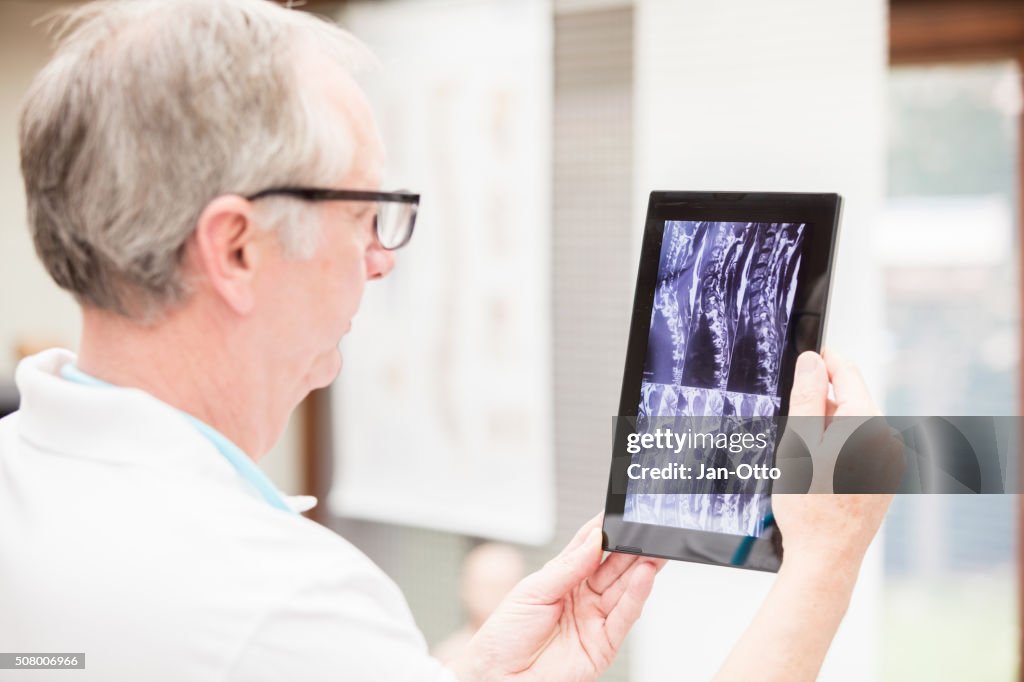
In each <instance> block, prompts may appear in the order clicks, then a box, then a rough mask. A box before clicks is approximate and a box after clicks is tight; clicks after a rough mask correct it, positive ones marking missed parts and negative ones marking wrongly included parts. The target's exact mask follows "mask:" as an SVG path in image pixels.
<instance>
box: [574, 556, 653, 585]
mask: <svg viewBox="0 0 1024 682" xmlns="http://www.w3.org/2000/svg"><path fill="white" fill-rule="evenodd" d="M639 558H640V557H639V556H638V555H636V554H621V553H618V552H612V553H611V554H610V555H608V558H607V559H605V560H604V563H602V564H601V566H600V567H599V568H598V569H597V572H596V573H594V575H592V576H590V577H589V578H587V585H589V586H590V589H592V590H593V591H594V592H596V593H597V594H603V593H604V591H605V590H607V589H608V586H609V585H611V584H612V583H613V582H615V581H616V580H618V578H619V576H621V575H622V574H623V573H625V572H626V569H628V568H629V567H630V566H632V565H633V564H635V563H636V561H637V559H639Z"/></svg>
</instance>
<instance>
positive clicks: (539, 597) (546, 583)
mask: <svg viewBox="0 0 1024 682" xmlns="http://www.w3.org/2000/svg"><path fill="white" fill-rule="evenodd" d="M600 563H601V529H600V528H597V527H594V528H591V529H590V532H589V534H587V535H586V536H584V539H583V541H582V542H581V543H580V544H579V546H577V547H576V548H575V549H572V550H568V549H567V550H566V551H563V552H562V553H561V554H559V555H558V556H556V557H555V558H554V559H552V560H551V561H549V562H548V563H546V564H544V566H543V568H541V569H540V570H539V571H537V572H536V573H532V574H530V575H528V576H527V577H526V578H524V579H523V580H522V582H520V583H519V585H517V586H516V588H515V590H514V594H515V598H517V599H519V600H521V601H526V602H529V603H536V604H551V603H553V602H555V601H558V600H559V599H561V598H562V597H564V596H565V594H566V593H567V592H568V591H569V590H571V589H573V588H574V587H576V586H577V585H579V584H580V583H581V582H583V580H584V579H585V578H586V577H587V576H590V575H593V573H594V571H596V570H597V567H598V565H599V564H600Z"/></svg>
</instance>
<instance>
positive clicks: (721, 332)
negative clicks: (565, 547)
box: [624, 221, 806, 535]
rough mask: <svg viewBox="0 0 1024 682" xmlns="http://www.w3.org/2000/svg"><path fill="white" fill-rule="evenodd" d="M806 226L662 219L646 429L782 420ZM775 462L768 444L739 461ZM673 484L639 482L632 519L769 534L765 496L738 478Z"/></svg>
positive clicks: (644, 398) (714, 454)
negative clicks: (747, 490)
mask: <svg viewBox="0 0 1024 682" xmlns="http://www.w3.org/2000/svg"><path fill="white" fill-rule="evenodd" d="M805 228H806V225H802V224H794V223H738V222H696V221H667V222H666V223H665V231H664V236H663V239H662V248H661V258H660V261H659V266H658V280H657V284H656V288H655V293H654V305H653V310H652V312H651V327H650V334H649V337H648V344H647V354H646V357H645V364H644V373H643V382H642V385H641V395H640V403H639V409H638V420H637V431H643V430H645V429H650V428H653V427H654V426H655V425H656V424H658V423H659V420H661V419H663V418H685V421H686V424H687V428H691V429H695V430H696V428H699V429H700V430H702V431H705V432H706V431H713V430H715V429H716V428H718V429H724V430H728V428H729V424H730V423H735V421H736V418H750V419H753V418H759V417H763V418H771V417H774V416H776V415H777V414H778V411H779V409H780V405H781V402H780V397H779V391H778V386H779V371H780V364H781V361H782V356H783V350H784V348H785V344H786V341H787V330H788V328H789V323H790V317H791V315H792V311H793V300H794V296H795V293H796V283H797V273H798V271H799V269H800V251H801V247H802V245H803V238H804V231H805ZM730 419H732V422H730ZM662 423H663V422H662ZM691 454H693V453H691ZM724 455H725V453H722V452H720V451H716V450H715V448H714V447H711V448H708V449H707V450H706V451H703V452H697V453H696V456H697V458H698V459H699V460H701V461H704V462H706V463H708V464H709V465H710V464H712V463H714V462H715V461H716V460H719V459H721V458H722V457H723V456H724ZM772 455H773V447H772V446H771V445H769V447H766V448H762V449H751V450H747V451H745V452H744V453H743V455H742V458H743V461H744V462H745V463H748V464H751V465H753V466H758V465H768V466H770V465H771V457H772ZM651 456H652V455H651V454H650V453H648V452H641V453H639V454H637V455H634V461H637V462H640V463H641V464H643V465H644V466H649V465H650V464H651V462H650V461H649V460H650V458H651ZM735 463H736V462H734V464H735ZM662 464H664V462H662ZM671 485H673V484H672V482H666V481H660V480H649V479H648V480H630V481H629V485H628V488H627V496H626V508H625V514H624V520H626V521H632V522H635V523H650V524H656V525H662V526H672V527H676V528H689V529H695V530H705V531H713V532H719V533H732V534H737V535H759V534H760V532H761V531H762V529H763V526H764V514H765V511H766V509H767V499H766V498H765V496H764V495H761V494H741V493H737V492H735V490H736V489H738V486H740V485H742V483H741V482H736V481H721V480H702V481H688V482H687V483H686V486H685V489H686V492H681V493H674V492H673V491H672V488H671V487H670V486H671Z"/></svg>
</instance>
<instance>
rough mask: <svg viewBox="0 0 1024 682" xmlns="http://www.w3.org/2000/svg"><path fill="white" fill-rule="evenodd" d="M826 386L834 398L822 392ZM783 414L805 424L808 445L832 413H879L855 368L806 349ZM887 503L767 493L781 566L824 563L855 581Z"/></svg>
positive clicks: (826, 428) (824, 431)
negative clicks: (781, 552)
mask: <svg viewBox="0 0 1024 682" xmlns="http://www.w3.org/2000/svg"><path fill="white" fill-rule="evenodd" d="M829 384H831V385H832V392H833V395H834V399H833V398H830V397H829V395H828V387H829ZM789 414H790V415H791V416H796V417H800V419H801V420H803V424H802V426H807V427H809V428H807V429H805V430H806V431H808V432H809V433H804V434H803V435H804V436H805V437H810V438H811V439H817V440H818V442H817V443H816V442H812V443H810V446H811V448H812V449H813V448H814V447H815V446H817V445H818V444H819V443H820V442H823V441H825V440H827V439H829V437H830V436H831V432H830V428H831V424H832V420H833V418H834V417H843V418H854V417H874V416H877V415H878V414H879V411H878V407H877V406H875V404H874V402H873V401H872V400H871V396H870V395H869V394H868V390H867V387H866V386H865V385H864V380H863V379H862V378H861V375H860V372H859V371H858V370H857V368H856V367H855V366H854V365H852V364H851V363H850V362H849V361H847V360H845V359H844V358H842V357H841V356H839V355H838V354H837V353H835V352H834V351H829V350H826V351H825V353H824V356H823V357H819V356H818V355H817V354H816V353H811V352H808V353H803V354H802V355H801V356H800V358H799V360H798V361H797V367H796V377H795V378H794V381H793V391H792V394H791V396H790V403H789ZM851 421H852V419H851ZM847 425H848V424H844V426H847ZM844 430H845V429H844ZM880 435H881V436H882V438H879V439H878V440H879V447H880V448H885V447H891V446H892V445H893V443H894V442H893V441H892V439H891V437H890V436H889V434H880ZM840 437H842V436H840ZM885 440H888V441H889V442H885ZM891 454H892V456H893V457H896V456H898V454H899V449H898V448H893V449H892V450H891ZM891 501H892V495H828V494H821V495H816V494H807V495H773V496H772V509H773V511H774V513H775V519H776V521H777V522H778V524H779V530H780V531H782V543H783V550H784V558H783V566H786V564H790V568H792V567H793V564H795V563H808V564H814V565H817V566H820V565H822V564H823V562H824V563H825V564H827V565H833V564H834V565H836V567H837V568H838V569H842V570H844V571H846V572H849V573H850V574H851V576H850V577H851V579H855V578H856V574H857V570H858V569H859V567H860V562H861V559H862V558H863V557H864V552H865V551H867V548H868V545H869V544H871V539H872V538H874V537H875V533H877V532H878V527H879V526H880V525H881V523H882V518H883V517H884V516H885V512H886V510H887V509H888V508H889V503H890V502H891Z"/></svg>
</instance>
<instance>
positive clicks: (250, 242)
mask: <svg viewBox="0 0 1024 682" xmlns="http://www.w3.org/2000/svg"><path fill="white" fill-rule="evenodd" d="M261 237H265V234H264V233H263V231H262V230H260V229H259V228H258V227H257V226H256V224H255V223H254V222H253V207H252V204H251V203H250V202H249V201H248V200H246V199H244V198H243V197H240V196H237V195H232V194H226V195H223V196H219V197H217V198H215V199H214V200H213V201H211V202H210V203H209V204H207V205H206V208H204V209H203V212H202V213H201V214H200V215H199V220H198V222H197V223H196V230H195V235H194V239H195V256H196V266H197V269H198V270H199V271H200V272H201V273H202V274H203V275H205V276H206V279H207V281H208V282H209V283H210V286H211V287H212V288H213V290H214V291H216V292H217V293H218V294H219V295H220V297H221V299H223V301H224V302H225V303H226V304H227V305H228V306H229V307H231V308H232V309H233V310H234V311H235V312H236V313H238V314H239V315H246V314H248V313H249V312H251V311H252V309H253V307H254V306H255V291H254V287H255V278H256V273H257V270H258V268H259V265H260V262H261V257H262V256H263V253H262V251H263V249H264V247H265V244H266V240H265V239H264V238H261Z"/></svg>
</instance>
